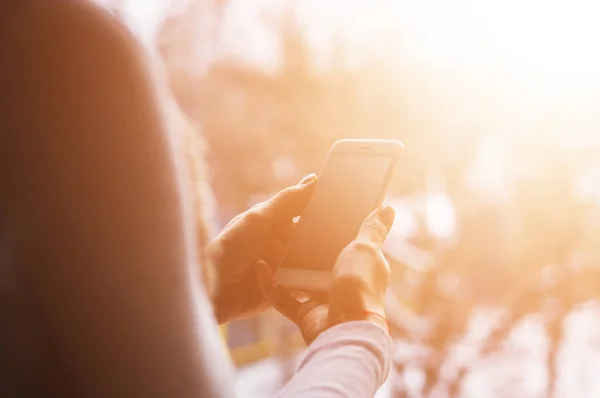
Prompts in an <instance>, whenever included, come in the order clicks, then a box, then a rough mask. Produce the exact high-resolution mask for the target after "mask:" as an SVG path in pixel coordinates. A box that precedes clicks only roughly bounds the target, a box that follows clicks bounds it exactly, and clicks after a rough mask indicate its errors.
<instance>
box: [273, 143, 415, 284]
mask: <svg viewBox="0 0 600 398" xmlns="http://www.w3.org/2000/svg"><path fill="white" fill-rule="evenodd" d="M403 149H404V147H403V145H402V143H400V142H399V141H387V140H341V141H338V142H336V143H335V144H334V145H333V147H332V148H331V150H330V151H329V154H328V155H327V158H326V160H325V163H324V165H323V167H322V169H321V172H320V173H319V179H318V181H317V186H316V188H315V192H314V193H313V195H312V197H311V199H310V201H309V203H308V205H307V206H306V209H305V210H304V212H303V214H302V216H301V217H300V220H299V221H298V223H297V225H296V229H295V232H294V233H293V235H292V237H291V240H290V242H289V244H288V246H287V250H286V253H285V255H284V257H283V260H282V262H281V264H280V265H279V267H278V268H277V272H276V274H275V281H276V283H277V284H278V285H280V286H282V287H285V288H290V289H294V290H306V291H328V290H329V285H330V281H331V271H332V270H333V266H334V265H335V262H336V260H337V258H338V256H339V254H340V252H341V251H342V249H344V247H346V246H347V245H348V243H350V242H351V241H352V240H354V238H356V235H357V234H358V230H359V228H360V226H361V224H362V222H363V221H364V219H365V218H366V217H367V216H368V215H369V214H370V213H371V212H372V211H373V210H374V209H375V208H377V207H378V206H380V205H381V203H382V202H383V199H384V197H385V193H386V189H387V185H388V183H389V181H390V179H391V177H392V175H393V172H394V168H395V166H396V163H397V161H398V158H399V157H400V155H401V154H402V152H403Z"/></svg>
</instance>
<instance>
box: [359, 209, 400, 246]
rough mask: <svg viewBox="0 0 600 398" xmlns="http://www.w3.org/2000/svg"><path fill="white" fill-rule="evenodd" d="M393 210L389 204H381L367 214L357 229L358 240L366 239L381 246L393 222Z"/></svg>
mask: <svg viewBox="0 0 600 398" xmlns="http://www.w3.org/2000/svg"><path fill="white" fill-rule="evenodd" d="M394 218H395V212H394V209H392V208H391V207H390V206H383V207H381V208H379V209H376V210H374V211H373V212H372V213H371V214H369V215H368V216H367V218H366V219H365V221H364V222H363V224H362V225H361V227H360V230H359V231H358V236H357V239H356V240H358V241H367V242H372V243H373V244H375V246H376V247H377V248H381V246H382V245H383V242H384V241H385V239H386V238H387V236H388V234H389V232H390V230H391V229H392V225H393V224H394Z"/></svg>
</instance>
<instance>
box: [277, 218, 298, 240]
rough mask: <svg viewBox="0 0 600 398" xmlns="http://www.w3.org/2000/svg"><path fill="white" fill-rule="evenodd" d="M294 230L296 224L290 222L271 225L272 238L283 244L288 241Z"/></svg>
mask: <svg viewBox="0 0 600 398" xmlns="http://www.w3.org/2000/svg"><path fill="white" fill-rule="evenodd" d="M295 230H296V224H294V223H293V222H291V220H289V221H287V220H286V222H280V223H277V224H275V225H273V234H272V235H273V238H275V239H278V240H280V241H282V242H284V243H286V242H287V241H289V240H290V238H291V237H292V235H293V234H294V231H295Z"/></svg>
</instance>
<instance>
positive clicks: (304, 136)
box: [157, 0, 600, 396]
mask: <svg viewBox="0 0 600 398" xmlns="http://www.w3.org/2000/svg"><path fill="white" fill-rule="evenodd" d="M286 4H288V6H287V9H286V10H287V11H286V12H283V13H282V14H281V15H279V16H277V17H274V16H273V15H267V14H265V17H264V19H263V21H262V23H264V24H265V25H268V26H270V27H271V28H272V30H273V31H274V32H276V35H277V39H278V43H279V54H278V57H279V58H280V62H279V68H276V70H275V71H270V70H268V69H267V68H259V67H256V66H250V65H248V64H246V63H244V62H243V60H240V59H235V58H230V57H229V58H228V57H219V56H214V54H217V53H218V42H219V36H220V28H221V26H222V21H223V20H222V18H223V15H224V10H225V8H226V7H227V2H224V1H218V0H204V1H187V2H178V3H177V7H176V8H177V12H173V13H171V14H169V16H168V17H167V18H166V19H165V20H164V21H163V23H162V25H161V28H160V30H159V33H158V37H157V45H158V49H159V51H160V53H161V55H162V57H163V61H164V64H165V67H166V69H167V72H168V76H169V79H170V83H171V86H172V90H173V93H174V95H175V97H176V99H177V101H178V103H179V104H180V106H181V108H182V109H183V110H184V112H185V113H186V114H187V116H188V117H189V118H190V119H192V120H194V121H195V122H197V124H198V125H200V126H201V135H202V136H203V137H204V139H205V140H206V141H207V143H208V147H209V148H210V151H209V159H208V161H209V163H210V169H211V173H212V175H211V180H212V185H213V188H214V190H215V193H216V197H217V202H218V204H219V209H220V211H221V213H222V219H223V221H224V220H227V219H228V218H230V217H231V216H233V215H234V214H237V213H238V212H240V211H243V210H244V209H246V208H247V207H248V206H249V205H250V204H251V203H252V202H253V201H254V200H256V198H257V197H260V196H263V195H267V194H269V193H271V192H274V191H276V190H279V189H280V188H281V187H283V186H285V185H288V184H292V183H295V182H296V180H298V179H299V178H301V177H302V175H303V174H305V173H307V172H311V171H318V169H319V167H320V165H321V162H322V160H323V158H324V156H325V154H326V153H327V151H328V149H329V148H330V147H331V145H332V144H333V142H335V141H336V140H338V139H340V138H353V137H360V138H394V139H399V140H401V141H403V142H404V144H405V147H406V148H407V150H406V153H405V156H404V157H403V159H402V161H401V164H400V167H399V168H398V170H397V173H396V176H395V179H394V181H393V183H392V187H391V191H392V192H391V195H393V196H406V197H412V198H415V202H416V203H417V204H418V202H419V200H420V199H419V198H421V197H423V196H425V195H427V194H428V193H430V192H432V191H433V192H439V191H442V192H444V193H445V194H447V195H448V196H449V198H450V200H451V201H452V204H453V208H454V212H455V213H456V219H457V227H456V231H455V234H454V236H453V237H452V238H451V239H449V240H447V241H444V242H440V241H439V239H438V238H436V237H434V236H432V235H431V233H430V231H428V229H427V227H426V226H425V225H424V222H425V221H424V220H423V218H422V217H421V218H419V215H418V214H417V218H418V222H419V225H418V228H417V231H418V233H419V234H420V235H419V236H416V237H414V239H413V244H415V245H422V246H423V247H425V248H426V250H428V251H429V252H431V253H432V255H433V257H434V258H435V261H434V264H435V265H434V267H433V268H431V269H429V270H427V271H411V268H410V264H402V263H398V264H392V265H393V267H394V272H395V273H396V274H397V275H401V276H400V277H398V276H397V275H396V276H395V277H394V280H395V282H396V283H397V284H398V286H396V289H397V290H400V291H403V292H404V293H406V291H410V295H412V299H411V301H413V302H415V303H416V305H415V308H413V310H414V311H415V314H416V315H417V316H418V317H421V318H424V319H426V320H427V321H428V322H429V323H428V324H429V325H430V326H429V331H428V333H427V334H426V335H425V336H422V337H421V338H419V339H418V340H419V342H418V344H422V345H424V346H426V347H428V348H429V349H430V352H432V353H433V354H431V356H430V357H429V359H426V360H424V362H423V365H422V367H423V369H425V370H424V371H425V375H426V382H425V386H424V394H425V396H427V395H428V394H430V393H433V390H434V387H435V386H436V385H437V383H438V382H439V381H440V380H441V379H442V369H443V367H444V364H445V363H446V362H447V361H448V356H449V355H450V354H449V353H450V352H451V351H452V349H453V347H454V345H455V344H456V343H457V342H458V341H459V340H460V339H461V338H462V337H464V335H465V333H466V331H467V330H468V328H469V321H470V319H471V317H472V314H473V311H475V310H476V309H477V308H479V307H481V306H489V305H492V306H497V307H499V308H502V309H503V311H504V312H503V314H504V315H503V316H501V317H500V318H499V319H498V322H497V323H496V324H495V326H493V327H492V328H491V330H490V331H489V333H488V335H487V337H486V340H485V341H484V342H482V343H481V347H480V355H482V356H485V355H491V353H492V352H494V351H497V350H498V349H500V348H501V347H502V342H503V341H504V340H505V339H506V338H507V336H508V335H509V334H510V331H511V330H512V329H513V328H514V327H515V326H516V325H517V324H518V323H519V322H520V321H521V320H523V319H524V318H525V317H527V316H528V315H530V314H542V315H544V317H543V319H544V321H543V323H544V327H545V330H546V333H547V335H548V336H549V337H550V341H551V344H550V348H549V354H548V360H547V367H548V372H549V374H550V378H549V387H548V396H552V394H553V391H554V389H555V383H556V377H557V376H556V355H557V351H558V347H559V345H560V344H561V339H562V334H561V330H562V329H561V327H562V326H561V325H562V321H563V319H564V317H565V316H566V315H567V314H568V313H569V312H570V311H572V310H573V309H575V308H576V307H577V306H578V305H579V304H581V303H584V302H586V301H589V300H597V299H598V295H599V294H600V285H599V284H598V280H600V273H599V271H598V269H599V267H598V260H599V259H600V211H599V208H598V200H597V199H598V198H593V197H590V196H589V195H588V196H585V195H580V194H578V190H580V188H581V185H582V184H583V185H584V186H588V187H589V186H590V185H593V184H597V179H595V178H596V177H598V174H593V173H592V174H591V177H589V176H588V179H587V180H582V178H583V177H585V176H586V175H588V174H587V173H588V172H589V171H590V170H599V169H600V166H599V163H598V159H599V156H598V155H599V154H600V146H599V145H600V140H598V139H591V140H589V142H584V143H583V144H579V146H575V147H573V146H570V144H572V143H570V142H565V139H564V138H561V133H563V132H564V131H565V130H569V129H573V130H578V129H580V130H581V129H591V130H592V131H598V127H599V126H600V118H599V117H598V116H597V112H595V110H594V109H592V108H593V107H588V108H585V109H583V110H582V109H578V108H576V107H574V106H571V104H570V103H569V101H568V100H567V99H566V100H565V102H564V103H560V104H558V105H556V104H555V105H552V106H551V105H548V104H546V103H545V101H544V100H543V99H540V101H539V102H540V104H533V105H532V104H531V103H528V100H527V99H526V98H525V97H524V96H522V95H521V94H522V93H520V92H519V91H518V90H516V89H515V88H514V87H512V86H511V85H510V84H506V85H503V84H502V83H500V82H492V83H489V82H488V83H489V84H487V83H485V82H483V83H482V82H481V81H478V80H477V79H476V78H475V77H471V76H469V74H468V73H466V72H464V71H454V72H448V73H441V74H440V73H436V72H435V70H432V69H428V68H425V67H422V66H416V65H414V64H412V63H410V62H403V61H402V57H401V56H400V57H399V56H398V54H397V52H396V53H394V54H393V55H392V54H390V53H385V52H382V51H369V49H363V52H364V54H363V55H364V56H363V59H364V62H361V63H359V64H358V66H357V65H351V64H350V63H349V62H348V59H349V52H350V53H351V52H352V51H355V50H353V49H351V48H348V46H347V45H346V44H345V43H343V41H342V40H340V41H339V42H338V43H337V44H334V45H332V47H331V48H330V52H331V54H330V55H331V56H330V60H331V61H330V62H329V64H328V65H327V66H326V67H324V68H317V67H316V61H315V53H314V49H312V48H311V47H310V45H309V44H308V42H307V40H306V34H305V33H306V31H305V29H306V27H305V26H304V25H302V24H301V23H300V22H299V21H298V20H297V17H296V14H295V13H294V7H293V6H292V4H293V3H291V2H287V3H286ZM239 39H240V40H243V39H244V38H243V37H240V38H239ZM382 40H383V39H382ZM385 40H390V41H393V40H395V38H393V37H387V38H385ZM392 44H394V45H396V44H397V43H392V42H390V47H392ZM241 45H243V44H241ZM379 47H381V46H379ZM383 47H385V46H383ZM395 47H396V48H397V46H395ZM213 56H214V57H213ZM211 57H212V58H211ZM206 58H210V59H211V61H210V62H207V61H206ZM399 59H400V61H399ZM490 92H492V94H490ZM538 105H539V106H538ZM504 132H507V133H508V132H509V134H504ZM597 135H598V134H596V136H597ZM490 138H496V139H498V138H500V142H501V143H502V144H503V145H504V148H505V151H506V152H507V153H508V154H509V156H508V162H507V164H505V165H504V166H503V171H504V172H505V174H506V176H507V177H506V178H507V179H508V182H507V184H506V186H505V187H504V190H503V192H502V194H501V195H499V196H498V195H495V196H494V195H490V194H489V193H486V192H485V190H482V189H478V188H477V187H474V186H473V184H472V178H471V173H472V172H473V169H474V168H477V166H476V160H477V157H478V153H479V151H480V149H481V147H482V145H483V144H484V143H485V142H486V141H487V140H488V139H490ZM567 141H568V139H567ZM594 167H596V169H594ZM582 181H583V182H582ZM399 222H401V220H400V221H399ZM411 272H412V273H418V274H419V275H417V277H416V280H417V283H416V285H415V284H413V285H414V286H412V285H411V283H410V282H409V279H410V278H411V277H414V276H411V275H409V274H410V273H411ZM445 280H446V281H447V280H454V281H458V282H457V283H455V284H454V285H453V286H454V287H453V288H452V289H450V290H448V289H446V290H445V288H443V286H444V283H443V281H445ZM409 286H412V287H409ZM548 306H550V307H552V308H555V310H553V311H550V313H551V315H548V314H549V312H548V310H547V309H548V308H549V307H548ZM557 308H558V309H557ZM400 329H401V328H400ZM397 333H398V336H399V337H400V338H406V339H408V337H406V336H407V334H406V331H402V330H398V331H397ZM415 344H417V343H415ZM398 369H399V371H402V369H404V365H403V364H398ZM468 370H469V369H468V366H462V367H459V368H458V370H457V371H456V372H455V375H454V381H453V382H449V383H448V384H449V386H448V393H449V394H451V395H452V396H459V395H460V381H461V380H462V379H463V378H464V377H465V376H466V374H467V373H468V372H467V371H468Z"/></svg>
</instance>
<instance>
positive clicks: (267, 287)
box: [254, 261, 302, 323]
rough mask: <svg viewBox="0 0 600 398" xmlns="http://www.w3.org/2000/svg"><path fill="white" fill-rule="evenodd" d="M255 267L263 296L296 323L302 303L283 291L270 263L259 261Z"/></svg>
mask: <svg viewBox="0 0 600 398" xmlns="http://www.w3.org/2000/svg"><path fill="white" fill-rule="evenodd" d="M254 268H255V274H256V279H257V280H256V282H257V284H258V288H259V290H260V291H261V293H262V294H263V296H265V298H266V299H267V300H269V302H270V303H271V305H272V306H273V308H275V309H276V310H277V311H279V312H280V313H281V314H282V315H283V316H285V317H286V318H288V319H289V320H291V321H292V322H294V323H296V322H297V321H298V315H299V314H300V309H301V306H302V303H300V302H299V301H297V300H296V299H294V298H293V297H292V296H290V295H289V294H286V293H285V292H283V291H282V290H281V289H280V288H279V287H278V286H277V285H276V284H275V282H274V281H273V273H272V272H271V267H269V264H267V263H266V262H264V261H258V262H257V263H256V264H255V265H254Z"/></svg>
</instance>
